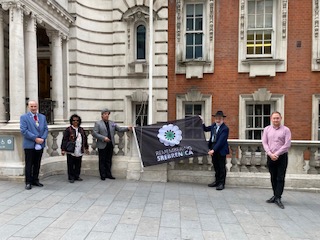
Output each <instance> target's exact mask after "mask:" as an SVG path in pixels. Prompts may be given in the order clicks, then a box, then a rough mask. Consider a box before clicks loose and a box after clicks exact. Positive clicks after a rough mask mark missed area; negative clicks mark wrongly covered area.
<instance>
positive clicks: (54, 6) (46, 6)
mask: <svg viewBox="0 0 320 240" xmlns="http://www.w3.org/2000/svg"><path fill="white" fill-rule="evenodd" d="M0 4H21V5H22V6H23V8H24V12H25V13H26V14H28V13H30V12H31V13H32V15H33V16H34V17H35V18H36V19H37V22H38V23H42V24H43V25H44V26H45V27H46V28H47V27H48V26H49V27H50V28H52V29H55V30H59V31H60V32H61V33H62V34H64V35H66V36H68V34H69V26H70V24H71V23H73V22H74V21H75V19H74V17H73V16H72V15H71V14H70V13H68V11H67V10H66V9H64V8H63V7H62V6H60V5H59V4H58V3H57V2H56V1H54V0H37V1H35V0H32V1H30V0H0Z"/></svg>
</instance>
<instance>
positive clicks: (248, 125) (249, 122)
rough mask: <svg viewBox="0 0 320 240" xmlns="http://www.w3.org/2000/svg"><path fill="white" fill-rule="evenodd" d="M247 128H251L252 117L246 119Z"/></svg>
mask: <svg viewBox="0 0 320 240" xmlns="http://www.w3.org/2000/svg"><path fill="white" fill-rule="evenodd" d="M247 128H253V117H247Z"/></svg>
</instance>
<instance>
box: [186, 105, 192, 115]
mask: <svg viewBox="0 0 320 240" xmlns="http://www.w3.org/2000/svg"><path fill="white" fill-rule="evenodd" d="M185 113H186V115H188V116H190V115H192V104H186V105H185Z"/></svg>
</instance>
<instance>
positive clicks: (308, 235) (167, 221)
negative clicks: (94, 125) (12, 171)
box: [0, 175, 320, 240]
mask: <svg viewBox="0 0 320 240" xmlns="http://www.w3.org/2000/svg"><path fill="white" fill-rule="evenodd" d="M82 178H83V179H84V181H82V182H75V183H73V184H71V183H69V182H68V181H67V177H66V176H65V175H56V176H50V177H47V178H45V179H42V183H43V184H44V187H42V188H39V187H34V188H32V189H31V190H30V191H27V190H25V189H24V184H23V183H21V182H11V181H4V180H1V181H0V239H1V240H2V239H3V240H5V239H10V240H22V239H23V240H26V239H36V240H55V239H66V240H68V239H70V240H71V239H72V240H74V239H77V240H78V239H86V240H94V239H96V240H108V239H111V240H175V239H176V240H202V239H203V240H233V239H234V240H247V239H248V240H269V239H274V240H318V239H320V201H319V199H320V193H316V192H311V191H310V192H299V191H292V190H290V191H289V190H285V191H284V194H283V203H284V205H285V209H280V208H279V207H277V206H276V205H275V204H268V203H266V202H265V200H266V199H268V198H270V196H271V194H272V191H271V190H270V189H258V188H245V187H237V188H230V187H228V186H227V187H226V189H224V190H223V191H216V190H215V189H214V188H208V187H207V186H206V185H201V184H190V183H175V182H167V183H160V182H142V181H128V180H124V179H116V180H106V181H101V180H100V179H99V178H98V177H94V176H82Z"/></svg>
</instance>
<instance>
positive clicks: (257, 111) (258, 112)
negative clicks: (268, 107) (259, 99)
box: [254, 104, 262, 115]
mask: <svg viewBox="0 0 320 240" xmlns="http://www.w3.org/2000/svg"><path fill="white" fill-rule="evenodd" d="M254 111H255V115H261V114H262V105H261V104H257V105H255V107H254Z"/></svg>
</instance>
